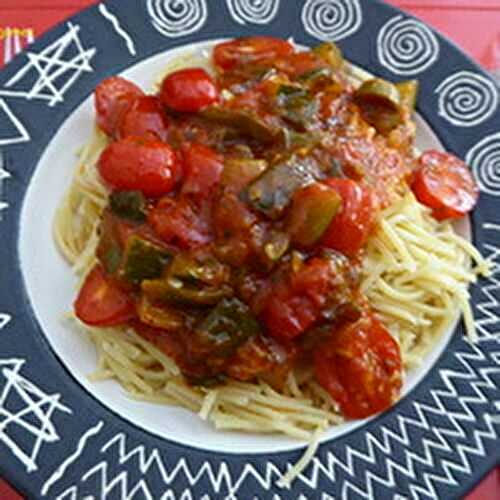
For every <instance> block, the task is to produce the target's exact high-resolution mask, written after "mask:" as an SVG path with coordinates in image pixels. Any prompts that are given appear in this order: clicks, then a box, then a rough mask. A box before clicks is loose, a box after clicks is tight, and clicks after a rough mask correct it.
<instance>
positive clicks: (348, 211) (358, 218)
mask: <svg viewBox="0 0 500 500" xmlns="http://www.w3.org/2000/svg"><path fill="white" fill-rule="evenodd" d="M325 182H326V184H327V185H328V186H330V187H331V188H333V189H334V190H335V191H337V193H338V194H339V195H340V197H341V198H342V207H341V209H340V211H339V212H338V213H337V215H336V216H335V217H334V218H333V221H332V222H331V224H330V226H329V228H328V229H327V230H326V233H325V235H324V237H323V245H324V246H325V247H328V248H332V249H334V250H338V251H339V252H342V253H344V254H345V255H348V256H354V255H355V254H356V253H357V252H359V250H361V249H362V248H363V247H364V246H365V244H366V242H367V240H368V237H369V236H370V234H371V232H372V230H373V227H374V224H375V220H376V217H377V201H376V197H375V195H374V194H373V192H372V190H371V189H370V188H369V187H368V186H365V185H362V184H359V183H357V182H355V181H353V180H350V179H328V180H327V181H325Z"/></svg>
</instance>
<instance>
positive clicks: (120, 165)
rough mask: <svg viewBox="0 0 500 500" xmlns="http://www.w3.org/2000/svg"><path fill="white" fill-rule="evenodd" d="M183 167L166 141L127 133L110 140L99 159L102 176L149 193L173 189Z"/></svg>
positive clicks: (114, 184) (154, 194)
mask: <svg viewBox="0 0 500 500" xmlns="http://www.w3.org/2000/svg"><path fill="white" fill-rule="evenodd" d="M181 168H182V166H181V164H180V162H179V161H178V158H177V155H176V154H175V152H174V151H173V150H172V149H171V148H170V146H168V145H167V144H165V143H163V142H161V141H158V140H155V139H151V138H144V137H133V136H132V137H127V138H125V139H121V140H119V141H116V142H113V143H111V144H110V145H109V146H108V147H107V148H106V149H105V150H104V151H103V153H102V154H101V157H100V158H99V163H98V169H99V173H100V174H101V177H102V178H103V179H104V180H105V181H106V182H107V183H108V184H109V185H111V186H112V187H113V188H115V189H119V190H123V191H133V190H139V191H142V192H143V193H144V194H145V195H146V196H148V197H153V198H155V197H159V196H162V195H164V194H166V193H168V192H170V191H171V190H172V189H173V188H174V185H175V182H176V179H177V178H178V176H179V171H180V169H181Z"/></svg>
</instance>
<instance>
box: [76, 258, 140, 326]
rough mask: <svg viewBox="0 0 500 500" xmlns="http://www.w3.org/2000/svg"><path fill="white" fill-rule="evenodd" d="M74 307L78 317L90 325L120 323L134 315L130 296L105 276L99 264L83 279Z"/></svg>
mask: <svg viewBox="0 0 500 500" xmlns="http://www.w3.org/2000/svg"><path fill="white" fill-rule="evenodd" d="M74 307H75V314H76V316H77V317H78V319H80V320H81V321H83V322H84V323H85V324H87V325H91V326H103V327H104V326H117V325H122V324H124V323H126V322H127V321H129V320H131V319H132V318H134V317H135V315H136V313H135V303H134V301H133V299H132V297H131V296H130V295H129V294H128V293H126V292H125V291H123V290H121V289H120V288H119V287H118V286H117V285H116V284H115V283H114V282H113V281H112V280H111V278H109V277H107V276H106V274H105V273H104V270H103V268H102V267H101V266H100V265H97V266H96V267H94V269H93V270H92V271H91V272H90V274H89V275H88V276H87V278H86V279H85V282H84V284H83V286H82V288H81V289H80V293H79V294H78V297H77V299H76V301H75V304H74Z"/></svg>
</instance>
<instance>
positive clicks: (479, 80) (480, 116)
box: [436, 71, 498, 127]
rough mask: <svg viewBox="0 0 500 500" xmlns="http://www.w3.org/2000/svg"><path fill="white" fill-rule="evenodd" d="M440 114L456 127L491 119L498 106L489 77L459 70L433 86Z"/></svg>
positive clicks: (495, 91)
mask: <svg viewBox="0 0 500 500" xmlns="http://www.w3.org/2000/svg"><path fill="white" fill-rule="evenodd" d="M436 93H437V94H439V115H440V116H442V117H443V118H444V119H446V120H447V121H449V122H450V123H451V124H453V125H456V126H458V127H474V126H476V125H479V124H480V123H483V122H484V121H486V120H488V119H489V118H491V116H492V115H493V114H494V113H495V112H496V110H497V107H498V91H497V88H496V86H495V84H494V83H493V82H492V81H491V80H489V79H488V78H486V77H484V76H482V75H480V74H478V73H472V72H471V71H459V72H458V73H454V74H453V75H450V76H449V77H448V78H446V79H445V80H444V81H443V82H442V83H440V84H439V86H438V87H437V88H436Z"/></svg>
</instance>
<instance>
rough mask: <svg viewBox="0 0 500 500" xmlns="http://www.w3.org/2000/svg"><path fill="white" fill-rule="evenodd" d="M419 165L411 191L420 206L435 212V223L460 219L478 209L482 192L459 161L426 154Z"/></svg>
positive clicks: (429, 152) (458, 159)
mask: <svg viewBox="0 0 500 500" xmlns="http://www.w3.org/2000/svg"><path fill="white" fill-rule="evenodd" d="M419 163H420V168H419V169H418V170H417V172H416V173H415V178H414V180H413V184H412V189H413V192H414V193H415V196H416V197H417V199H418V201H420V203H423V204H424V205H426V206H428V207H429V208H432V210H433V215H434V217H435V218H436V219H438V220H445V219H457V218H460V217H463V216H464V215H466V214H467V213H469V212H470V211H471V210H472V209H473V208H474V207H475V206H476V203H477V201H478V199H479V188H478V186H477V184H476V182H475V180H474V178H473V177H472V174H471V171H470V170H469V168H468V167H467V165H466V164H465V163H464V162H463V161H462V160H460V158H457V157H456V156H454V155H452V154H449V153H441V152H439V151H427V152H426V153H424V154H423V155H422V156H421V157H420V161H419Z"/></svg>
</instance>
